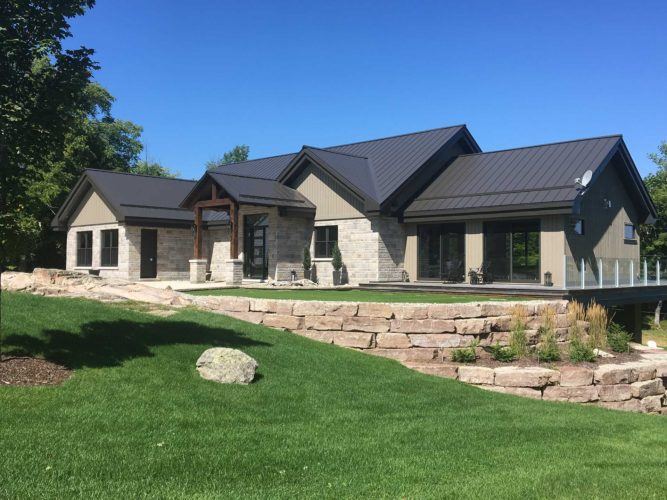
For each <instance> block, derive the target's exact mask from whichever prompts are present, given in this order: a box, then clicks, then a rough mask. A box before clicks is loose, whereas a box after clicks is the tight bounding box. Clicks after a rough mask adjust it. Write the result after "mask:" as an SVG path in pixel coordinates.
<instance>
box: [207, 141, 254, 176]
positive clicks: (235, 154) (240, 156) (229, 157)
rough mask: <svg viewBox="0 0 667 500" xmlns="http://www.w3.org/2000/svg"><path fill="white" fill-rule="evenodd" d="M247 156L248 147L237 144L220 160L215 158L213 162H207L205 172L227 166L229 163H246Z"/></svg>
mask: <svg viewBox="0 0 667 500" xmlns="http://www.w3.org/2000/svg"><path fill="white" fill-rule="evenodd" d="M248 154H250V146H246V145H245V144H239V145H237V146H234V147H233V148H232V149H230V150H229V151H227V152H226V153H225V154H223V155H222V158H216V159H214V160H209V161H207V162H206V170H213V169H214V168H217V167H220V166H222V165H227V164H229V163H238V162H241V161H247V160H248Z"/></svg>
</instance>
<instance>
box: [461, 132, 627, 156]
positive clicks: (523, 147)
mask: <svg viewBox="0 0 667 500" xmlns="http://www.w3.org/2000/svg"><path fill="white" fill-rule="evenodd" d="M612 137H618V138H622V137H623V134H609V135H600V136H596V137H583V138H581V139H570V140H567V141H556V142H545V143H543V144H533V145H532V146H519V147H517V148H505V149H496V150H494V151H480V152H479V153H468V154H464V155H459V156H457V158H461V157H463V156H481V155H488V154H491V153H504V152H506V151H517V150H519V149H531V148H541V147H544V146H556V145H558V144H569V143H572V142H583V141H594V140H598V139H610V138H612Z"/></svg>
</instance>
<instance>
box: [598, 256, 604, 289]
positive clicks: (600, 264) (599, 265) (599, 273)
mask: <svg viewBox="0 0 667 500" xmlns="http://www.w3.org/2000/svg"><path fill="white" fill-rule="evenodd" d="M598 279H599V280H600V283H599V286H600V288H604V278H603V276H602V259H598Z"/></svg>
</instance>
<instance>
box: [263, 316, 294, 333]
mask: <svg viewBox="0 0 667 500" xmlns="http://www.w3.org/2000/svg"><path fill="white" fill-rule="evenodd" d="M264 324H265V325H266V326H270V327H271V328H285V329H286V330H292V331H294V330H303V318H301V317H298V316H287V315H285V314H266V315H264Z"/></svg>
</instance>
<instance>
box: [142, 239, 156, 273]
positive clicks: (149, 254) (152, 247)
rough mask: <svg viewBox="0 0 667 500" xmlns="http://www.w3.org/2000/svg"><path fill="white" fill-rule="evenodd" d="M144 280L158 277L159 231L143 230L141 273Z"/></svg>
mask: <svg viewBox="0 0 667 500" xmlns="http://www.w3.org/2000/svg"><path fill="white" fill-rule="evenodd" d="M139 276H140V277H142V278H156V277H157V229H142V230H141V271H140V273H139Z"/></svg>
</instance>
